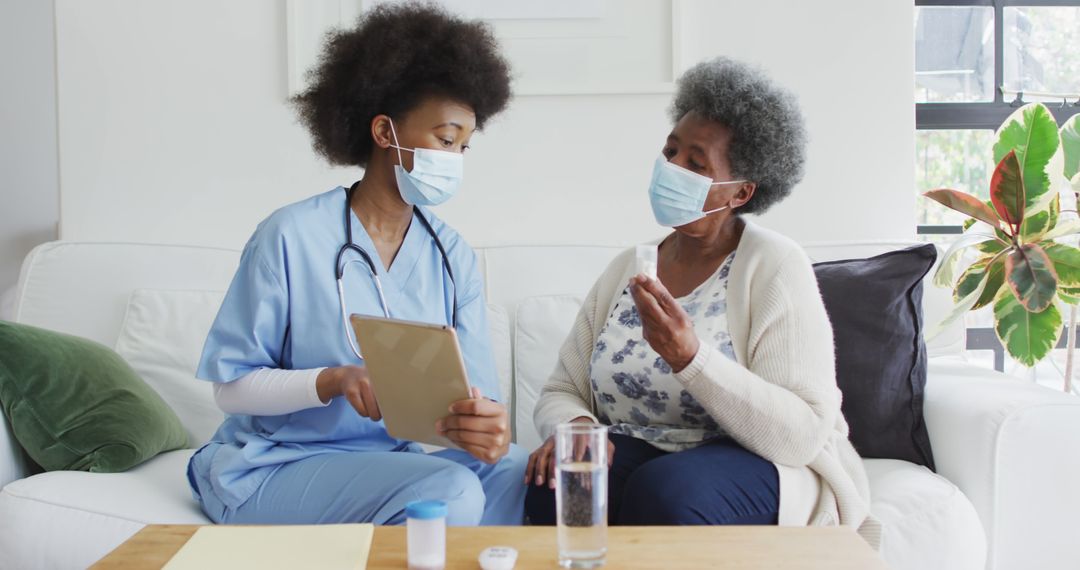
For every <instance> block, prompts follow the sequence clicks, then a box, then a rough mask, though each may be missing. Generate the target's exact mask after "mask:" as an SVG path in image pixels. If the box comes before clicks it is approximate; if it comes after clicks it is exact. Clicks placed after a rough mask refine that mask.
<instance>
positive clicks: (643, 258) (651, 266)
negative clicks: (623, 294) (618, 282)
mask: <svg viewBox="0 0 1080 570" xmlns="http://www.w3.org/2000/svg"><path fill="white" fill-rule="evenodd" d="M635 249H636V250H637V251H636V253H637V256H636V259H635V261H636V262H637V267H636V270H637V272H638V273H639V274H640V273H644V274H645V275H648V276H649V278H650V279H653V280H655V279H656V278H657V277H656V267H657V264H658V263H657V261H658V252H657V246H655V245H639V246H637V248H635Z"/></svg>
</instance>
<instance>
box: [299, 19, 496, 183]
mask: <svg viewBox="0 0 1080 570" xmlns="http://www.w3.org/2000/svg"><path fill="white" fill-rule="evenodd" d="M309 79H310V84H309V87H308V88H307V90H306V91H304V92H303V93H301V94H299V95H297V96H296V97H295V98H293V103H294V104H295V106H296V109H297V113H298V115H299V118H300V121H301V122H302V123H303V124H304V126H306V127H307V128H308V130H309V131H310V132H311V137H312V146H313V147H314V148H315V150H316V151H318V152H319V154H322V155H323V156H325V157H326V159H327V160H329V161H330V162H331V163H333V164H339V165H344V166H366V165H367V162H368V159H369V158H370V156H371V152H372V150H373V146H374V141H373V140H372V139H371V129H370V125H371V120H372V119H373V118H375V116H376V115H380V114H385V115H389V116H390V117H392V118H395V119H396V118H400V117H401V116H402V115H404V114H406V113H408V112H409V111H410V110H411V109H413V108H414V107H415V106H416V105H418V104H420V102H421V101H422V100H423V99H424V98H426V97H430V96H439V97H446V98H449V99H453V100H455V101H458V102H461V103H464V104H466V105H468V106H469V107H472V109H473V112H475V113H476V126H477V128H478V129H479V128H482V127H483V126H484V123H485V122H486V121H487V120H488V119H489V118H491V116H493V115H495V114H497V113H499V112H500V111H502V110H503V109H504V108H506V105H507V103H508V102H509V101H510V95H511V94H510V65H509V64H508V63H507V61H506V60H505V59H504V58H503V57H502V56H501V55H500V54H499V46H498V42H497V41H496V40H495V36H494V35H493V33H492V31H491V29H490V28H489V27H488V26H487V25H486V24H484V23H482V22H476V21H469V20H465V19H462V18H459V17H456V16H453V15H451V14H449V13H447V12H446V11H445V10H443V9H441V8H438V7H436V6H433V5H430V4H423V3H418V2H403V3H395V4H383V5H379V6H377V7H376V8H374V9H373V10H371V11H369V12H367V13H366V14H364V15H363V16H361V17H360V19H359V21H358V22H357V24H356V26H355V27H353V28H351V29H346V30H340V31H335V32H331V33H330V34H328V36H327V41H326V46H325V48H324V51H323V53H322V56H321V57H320V59H319V63H318V65H317V66H315V67H314V68H313V69H312V70H311V71H310V72H309Z"/></svg>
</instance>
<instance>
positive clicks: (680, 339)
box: [630, 275, 699, 372]
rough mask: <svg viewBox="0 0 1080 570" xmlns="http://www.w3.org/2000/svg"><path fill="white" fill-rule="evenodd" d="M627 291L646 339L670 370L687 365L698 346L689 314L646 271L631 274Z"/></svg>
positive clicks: (676, 370) (661, 284) (679, 368)
mask: <svg viewBox="0 0 1080 570" xmlns="http://www.w3.org/2000/svg"><path fill="white" fill-rule="evenodd" d="M630 294H631V295H632V296H633V297H634V304H635V305H637V310H638V314H640V315H641V326H642V329H643V332H642V336H643V337H644V338H645V341H646V342H648V343H649V346H651V347H652V349H653V350H655V351H656V353H657V354H659V355H660V357H661V358H663V359H664V362H667V363H668V366H671V370H672V371H673V372H679V371H680V370H682V369H683V368H686V367H687V366H688V365H689V364H690V361H691V360H693V359H694V356H696V355H697V352H698V347H699V342H698V337H697V333H695V332H694V323H693V321H691V320H690V315H687V314H686V311H685V310H683V308H682V305H680V304H679V303H678V301H676V300H675V297H673V296H672V295H671V293H669V292H668V290H667V288H666V287H664V285H663V283H660V281H659V280H658V279H651V278H649V277H648V276H646V275H637V276H635V277H633V278H631V279H630Z"/></svg>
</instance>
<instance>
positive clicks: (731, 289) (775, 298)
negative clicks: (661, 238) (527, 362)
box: [533, 222, 881, 548]
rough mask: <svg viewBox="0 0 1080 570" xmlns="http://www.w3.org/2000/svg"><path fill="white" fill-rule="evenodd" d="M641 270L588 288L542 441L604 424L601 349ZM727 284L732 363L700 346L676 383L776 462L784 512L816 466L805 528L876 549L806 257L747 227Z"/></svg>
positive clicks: (619, 262) (610, 274)
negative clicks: (837, 528) (595, 354)
mask: <svg viewBox="0 0 1080 570" xmlns="http://www.w3.org/2000/svg"><path fill="white" fill-rule="evenodd" d="M634 272H635V253H634V249H633V248H631V249H629V250H627V251H625V252H623V253H621V254H619V255H618V256H617V257H616V258H615V259H614V260H613V261H612V262H611V264H610V265H609V266H608V267H607V269H606V270H605V271H604V273H603V274H602V275H601V276H600V279H599V280H598V281H597V282H596V284H595V285H593V287H592V289H591V290H590V291H589V295H588V297H587V298H586V299H585V301H584V304H583V306H582V307H581V311H580V312H579V313H578V315H577V320H576V322H575V323H574V328H573V329H572V330H571V332H570V334H569V335H568V337H567V339H566V341H565V342H564V343H563V346H562V349H561V350H560V351H559V363H558V364H557V365H556V367H555V371H554V372H553V373H552V375H551V377H550V378H549V379H548V381H547V384H545V385H544V388H543V389H542V390H541V394H540V399H539V401H538V402H537V405H536V410H535V412H534V414H533V419H534V421H535V422H536V426H537V428H538V429H539V430H540V433H541V435H542V436H543V437H545V438H546V437H548V436H550V435H551V434H552V433H553V432H554V430H555V426H556V425H557V424H560V423H563V422H567V421H570V420H572V419H574V418H577V417H581V416H585V417H589V418H592V419H593V420H595V419H596V415H595V407H594V399H593V395H592V388H591V385H590V382H589V366H590V364H589V363H590V359H591V357H592V351H593V346H595V344H596V340H597V337H598V336H599V334H600V330H601V329H602V328H603V326H604V323H605V322H606V321H607V317H608V314H609V313H610V312H611V311H612V310H613V309H614V305H615V303H616V302H617V301H618V299H619V297H620V295H621V294H622V292H623V290H624V289H625V288H626V285H627V283H628V281H629V279H630V277H632V276H633V275H634ZM728 279H729V280H728V313H727V315H728V328H729V333H730V335H731V342H732V345H733V347H734V349H735V357H736V360H734V361H733V360H731V359H729V358H728V357H726V356H724V354H723V353H721V352H720V351H719V350H718V349H716V348H715V347H712V346H709V345H707V344H706V343H701V348H700V349H699V350H698V353H697V355H696V356H695V357H694V359H693V361H691V362H690V364H689V365H688V366H687V367H686V368H685V369H683V370H681V371H680V372H678V373H677V374H675V378H676V379H677V380H678V381H679V382H680V383H682V385H683V386H685V387H686V390H687V391H688V392H689V393H690V394H692V395H693V396H694V398H695V399H696V400H697V401H698V402H699V403H700V404H701V405H702V406H704V408H705V409H706V410H708V412H709V414H710V415H711V416H712V417H713V418H714V419H715V420H716V422H717V423H718V424H719V425H720V427H721V428H723V430H724V431H725V432H727V433H728V434H729V435H730V436H731V437H732V438H733V439H735V441H737V442H738V443H739V444H740V445H742V446H743V447H745V448H746V449H748V450H750V451H752V452H754V453H756V454H758V455H759V456H761V457H763V458H765V459H767V460H769V461H771V462H773V463H774V464H776V465H777V467H778V471H779V472H780V476H781V479H780V511H781V513H782V514H783V512H784V505H785V502H786V501H785V496H784V495H785V493H784V490H785V485H784V483H785V481H784V480H785V473H791V472H792V471H793V470H792V469H791V468H804V467H808V468H809V469H810V470H812V471H813V473H815V474H816V475H817V476H818V477H819V478H820V481H822V482H824V483H823V484H822V485H820V492H819V493H817V497H818V501H817V505H816V507H813V511H812V514H811V516H810V517H809V519H808V521H809V524H811V525H834V524H842V525H847V526H851V527H854V528H856V529H857V530H858V532H859V534H860V535H862V536H863V538H864V539H866V541H867V542H868V543H870V544H871V545H872V546H874V547H875V548H877V547H879V546H880V540H881V525H880V524H879V523H878V522H877V521H876V520H875V519H873V518H872V517H870V516H869V505H870V490H869V484H868V482H867V479H866V472H865V471H864V470H863V465H862V460H861V459H860V458H859V455H858V454H857V453H856V452H855V448H854V447H852V445H851V443H850V442H849V441H848V425H847V422H846V421H845V420H844V416H843V415H842V414H841V413H840V390H839V388H837V385H836V374H835V367H834V359H833V336H832V327H831V326H830V324H829V319H828V316H827V315H826V314H825V306H824V304H823V302H822V300H821V293H820V292H819V290H818V286H817V280H816V278H815V277H814V272H813V269H812V267H811V265H810V261H809V259H808V258H807V257H806V254H805V253H804V252H803V250H802V248H801V247H799V246H798V245H797V244H795V243H794V242H792V241H791V240H789V239H788V238H786V237H784V236H781V235H780V234H778V233H776V232H773V231H770V230H767V229H765V228H762V227H760V226H757V225H754V224H752V223H750V222H747V223H746V226H745V229H744V231H743V235H742V238H741V240H740V242H739V245H738V255H736V256H735V261H734V263H733V264H732V267H731V273H730V276H729V277H728ZM804 479H805V478H804ZM792 480H794V479H792ZM798 487H799V486H798V485H796V486H795V489H791V488H789V489H788V490H789V491H792V490H796V489H798ZM802 490H803V491H805V485H804V486H803V488H802ZM787 502H795V501H793V500H790V499H789V501H787Z"/></svg>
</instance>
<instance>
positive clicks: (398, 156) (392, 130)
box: [386, 117, 409, 168]
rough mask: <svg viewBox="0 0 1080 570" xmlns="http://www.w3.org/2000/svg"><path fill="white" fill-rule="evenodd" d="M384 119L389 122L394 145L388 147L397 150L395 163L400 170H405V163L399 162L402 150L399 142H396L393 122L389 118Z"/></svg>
mask: <svg viewBox="0 0 1080 570" xmlns="http://www.w3.org/2000/svg"><path fill="white" fill-rule="evenodd" d="M386 119H387V120H388V121H390V134H392V135H394V144H392V145H390V146H392V147H394V148H395V149H397V162H398V166H400V167H402V168H405V162H404V161H402V160H401V151H402V148H401V146H400V145H401V142H400V141H398V138H397V131H396V130H395V129H394V120H393V119H391V118H390V117H386ZM404 150H409V149H404Z"/></svg>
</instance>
